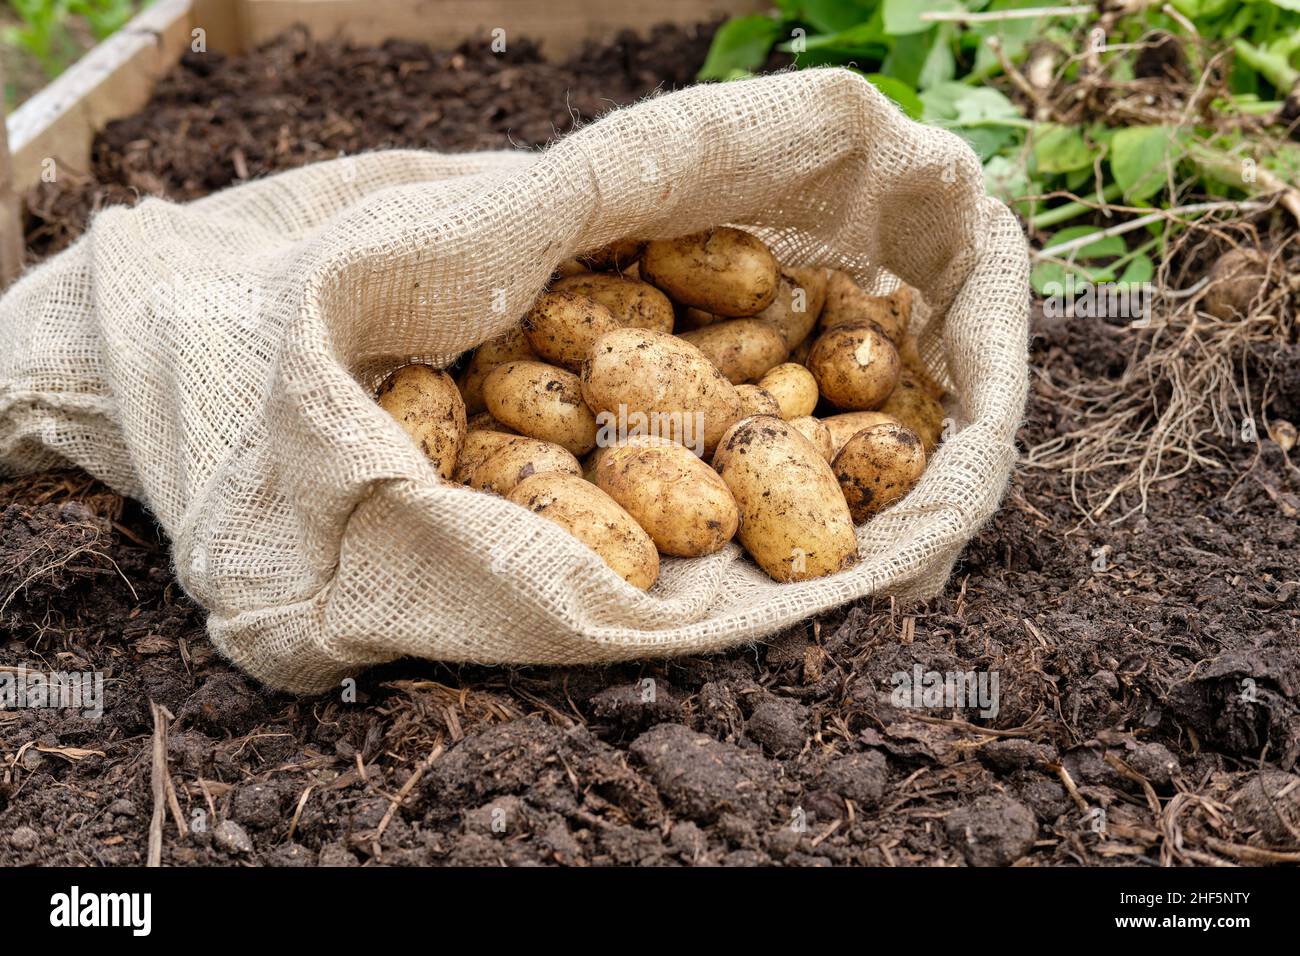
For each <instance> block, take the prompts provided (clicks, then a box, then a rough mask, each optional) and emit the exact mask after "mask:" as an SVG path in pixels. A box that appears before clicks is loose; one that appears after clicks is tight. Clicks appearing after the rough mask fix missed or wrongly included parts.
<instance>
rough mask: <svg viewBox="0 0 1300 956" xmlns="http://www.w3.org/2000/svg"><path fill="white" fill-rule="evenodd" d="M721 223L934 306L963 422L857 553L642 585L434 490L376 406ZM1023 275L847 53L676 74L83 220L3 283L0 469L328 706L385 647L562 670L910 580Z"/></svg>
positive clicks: (979, 206)
mask: <svg viewBox="0 0 1300 956" xmlns="http://www.w3.org/2000/svg"><path fill="white" fill-rule="evenodd" d="M722 223H730V224H734V225H738V226H742V227H745V228H749V229H753V230H755V231H757V232H758V233H759V234H761V235H762V236H763V237H764V238H765V239H766V240H767V241H768V242H770V243H771V245H772V247H773V249H774V251H775V252H776V253H777V255H778V257H779V258H781V259H782V260H784V261H786V262H789V263H792V264H813V263H816V264H821V265H826V266H832V267H838V268H843V269H847V270H848V271H849V272H851V273H852V274H853V275H855V276H856V277H857V278H858V279H859V280H860V281H863V282H865V283H868V284H876V283H879V282H881V281H887V276H886V270H887V272H888V273H892V274H893V275H896V276H898V277H901V278H902V280H903V281H906V282H908V283H910V284H911V285H913V286H915V287H916V288H917V289H918V290H919V291H920V292H921V294H922V295H923V297H924V299H925V302H926V304H927V306H928V310H929V314H930V315H931V316H933V318H932V320H931V321H930V322H929V323H928V325H927V326H926V329H925V333H924V335H923V337H922V349H921V351H922V354H923V356H924V357H925V359H926V361H927V363H928V364H929V365H930V367H931V368H932V370H933V371H934V372H935V373H936V374H938V375H940V376H942V377H943V378H944V379H945V380H946V381H948V382H949V383H950V384H951V386H952V390H953V392H954V398H953V401H952V403H951V410H952V414H953V416H954V421H955V427H953V428H951V429H950V430H949V432H950V433H949V437H948V438H947V440H946V441H945V442H944V444H943V446H942V447H941V449H940V450H939V452H938V453H937V454H936V455H935V457H934V459H933V461H932V463H931V465H930V467H929V469H928V470H927V471H926V473H925V476H924V478H923V480H922V481H921V483H920V484H919V485H918V486H917V488H916V489H915V490H914V491H913V492H912V493H911V494H910V495H909V496H908V497H907V498H906V499H905V500H904V501H902V502H900V503H899V504H898V505H897V506H895V507H894V508H892V509H890V510H889V511H888V512H886V513H885V514H882V515H880V516H879V517H877V518H875V519H874V520H872V521H870V522H868V523H867V524H865V525H863V526H862V527H860V528H859V532H858V536H859V543H860V546H861V553H862V561H861V563H860V564H859V565H858V566H857V567H855V568H853V569H852V570H850V571H848V572H845V573H843V574H839V575H836V576H834V577H830V578H824V579H821V580H816V581H809V582H805V583H799V584H776V583H774V582H772V581H770V580H769V579H768V578H767V577H766V576H765V575H764V574H763V573H762V572H761V571H759V570H758V569H757V568H756V567H754V565H753V564H752V563H751V562H749V561H748V560H747V559H745V558H744V557H743V555H742V552H741V551H740V549H739V547H738V546H735V545H731V546H729V547H728V548H727V549H726V550H725V551H724V552H722V553H720V554H717V555H714V556H711V557H708V558H703V559H698V560H694V561H684V560H665V562H664V567H663V573H662V578H661V581H660V583H659V584H658V585H656V587H655V588H654V590H653V591H652V592H650V593H648V594H643V593H641V592H638V591H636V590H635V589H633V588H631V587H630V586H628V585H627V584H625V583H624V582H623V581H622V580H621V579H620V578H618V577H617V576H616V575H615V574H614V573H613V572H612V571H610V570H609V569H608V568H607V567H606V566H605V565H604V564H603V563H602V562H601V561H600V560H599V559H598V558H597V557H596V556H595V555H594V554H593V553H591V552H590V551H588V550H587V549H586V548H585V547H584V546H582V545H581V544H579V543H578V542H577V541H576V540H574V539H573V538H571V537H570V536H569V535H567V534H565V533H564V532H563V531H561V530H559V529H558V528H557V527H555V526H554V525H552V524H550V523H549V522H547V521H545V520H543V519H541V518H538V517H537V516H535V515H532V514H530V513H529V512H527V511H526V510H525V509H522V508H519V507H516V506H515V505H512V504H510V503H508V502H506V501H505V500H503V499H498V498H494V497H491V496H487V495H483V494H480V493H477V492H473V491H470V490H469V489H467V488H463V487H460V486H456V485H450V484H445V483H441V482H439V481H438V480H437V478H436V476H435V475H434V473H433V470H432V469H431V468H430V466H429V465H428V463H427V462H426V460H425V459H424V458H423V456H422V455H421V454H420V452H419V450H418V449H417V448H415V447H414V445H413V444H412V443H411V442H409V441H408V440H407V438H406V437H405V435H404V434H403V433H402V432H401V431H400V429H399V428H398V427H397V425H396V424H395V423H394V422H393V421H391V420H390V419H389V418H388V417H387V416H386V415H385V414H384V413H383V412H382V411H381V410H380V409H379V408H378V407H377V406H376V405H375V403H374V401H373V400H372V398H371V394H370V389H371V387H372V386H373V385H374V384H375V382H376V380H377V377H378V376H379V375H380V374H382V372H383V371H384V370H386V369H388V368H390V367H392V366H393V365H394V364H397V363H400V362H404V361H408V360H418V361H426V362H431V363H434V364H439V365H442V364H446V363H448V362H450V361H452V360H453V359H454V358H455V357H456V356H457V355H458V354H460V353H461V352H463V351H465V350H466V349H469V348H471V347H473V346H474V345H476V344H478V343H480V342H482V341H483V340H485V339H486V338H488V337H490V336H492V335H495V334H497V333H499V332H501V331H503V330H504V329H505V328H507V327H508V326H509V325H510V324H512V323H513V322H515V321H517V320H518V318H519V316H520V315H521V314H522V313H523V312H524V311H525V310H526V309H527V308H528V306H529V305H530V304H531V302H532V301H533V299H534V298H535V296H536V295H537V293H538V292H539V290H541V289H542V287H543V286H544V284H545V283H546V281H547V279H548V277H549V276H550V274H551V272H552V269H553V268H554V267H555V266H556V264H557V263H559V262H560V261H561V260H563V259H565V258H567V257H569V256H571V255H573V254H574V253H577V252H580V251H585V250H588V249H591V248H594V247H596V246H599V245H601V244H603V243H606V242H609V241H612V240H614V239H617V238H621V237H624V236H629V235H634V236H642V237H648V238H654V237H669V236H676V235H681V234H684V233H688V232H692V231H695V230H699V229H703V228H706V227H709V226H713V225H717V224H722ZM1027 312H1028V260H1027V256H1026V250H1025V244H1024V240H1023V237H1022V235H1021V232H1020V229H1019V227H1018V225H1017V223H1016V220H1015V219H1014V217H1013V216H1012V215H1011V213H1010V212H1009V211H1008V210H1007V209H1006V208H1005V207H1004V206H1002V205H1001V204H999V203H997V202H995V201H993V200H991V199H988V198H986V197H985V195H984V186H983V181H982V176H981V170H980V166H979V163H978V162H977V160H976V158H975V156H974V155H973V154H972V153H971V151H970V150H969V149H968V148H967V147H966V146H965V145H964V144H963V143H962V142H961V141H960V140H959V139H958V138H957V137H955V136H953V135H951V134H949V133H946V132H943V131H939V130H935V129H929V128H926V127H923V126H921V125H919V124H917V123H914V122H911V121H910V120H908V119H906V118H905V117H904V116H902V115H901V114H900V113H899V111H898V110H897V109H896V108H895V107H894V106H893V105H892V104H891V103H890V102H889V101H887V100H886V99H885V98H884V97H882V96H881V95H880V94H879V93H878V92H876V90H875V89H874V88H873V87H872V86H871V85H870V84H868V83H867V82H866V81H864V80H862V79H860V78H859V77H857V76H855V75H854V74H852V73H849V72H846V71H840V70H815V71H805V72H800V73H790V74H784V75H779V76H775V77H769V78H764V79H756V80H750V81H744V82H735V83H728V84H724V85H715V86H705V87H697V88H692V89H688V90H685V91H682V92H679V93H674V94H671V95H667V96H662V97H659V98H655V99H652V100H650V101H648V102H645V103H642V104H640V105H638V106H636V107H633V108H630V109H626V110H621V111H619V112H616V113H614V114H612V115H610V116H608V117H607V118H605V119H602V120H601V121H599V122H597V123H594V124H593V125H591V126H589V127H587V128H585V129H583V130H581V131H579V132H577V133H574V134H573V135H571V136H569V137H567V138H565V139H564V140H562V141H560V142H558V143H557V144H555V145H554V146H552V147H551V148H549V149H547V150H546V151H544V152H540V153H532V152H510V153H494V154H470V155H455V156H440V155H433V154H428V153H420V152H382V153H374V154H368V155H364V156H358V157H355V158H348V159H342V160H337V161H334V162H330V163H325V164H321V165H316V166H311V167H308V168H304V169H301V170H297V171H294V172H290V173H285V174H282V175H278V176H274V177H271V178H268V179H265V180H262V181H259V182H254V183H250V184H247V185H244V186H240V187H237V188H233V189H229V190H226V191H224V192H222V193H220V194H217V195H214V196H212V197H210V198H208V199H205V200H202V201H199V202H195V203H191V204H189V205H173V204H170V203H166V202H162V201H158V200H146V201H144V202H142V203H140V204H139V205H138V206H136V207H135V208H133V209H110V210H107V211H105V212H103V213H101V214H100V215H99V216H98V217H97V219H96V220H95V222H94V224H93V226H92V228H91V229H90V231H89V233H88V234H87V235H86V236H85V237H84V238H83V239H82V240H81V241H80V242H78V243H77V245H76V246H74V247H73V248H71V249H69V250H67V251H66V252H64V253H62V254H61V255H59V256H58V257H56V258H54V259H53V260H51V261H50V262H48V263H46V264H44V265H43V266H41V267H39V268H37V269H34V270H32V271H31V272H30V274H28V275H27V276H26V277H24V279H23V280H22V281H21V282H20V283H18V285H17V286H15V287H14V288H13V289H12V290H11V291H10V292H9V293H8V294H7V295H6V296H5V297H4V299H3V300H0V462H2V463H3V464H4V465H5V466H6V467H7V468H8V469H10V470H17V471H24V470H33V469H38V468H44V467H49V466H54V465H59V464H66V463H75V464H76V465H79V466H81V467H83V468H85V469H86V470H88V471H89V472H91V473H92V474H94V475H96V476H98V477H99V478H101V479H103V480H104V481H106V482H107V483H109V484H110V485H112V486H113V487H114V488H116V489H118V490H119V491H121V492H123V493H125V494H127V495H131V496H134V497H136V498H139V499H140V500H141V501H143V502H145V503H146V504H147V505H148V506H149V507H150V508H151V509H152V510H153V512H154V514H155V515H156V516H157V518H158V520H159V521H160V523H161V524H162V526H163V527H164V528H165V529H166V531H167V532H168V534H169V535H170V536H171V537H172V540H173V543H174V549H175V550H174V554H175V564H176V573H177V576H178V577H179V579H180V581H181V583H182V584H183V585H184V587H185V588H186V590H187V591H188V592H189V593H190V594H191V595H192V596H193V597H194V598H195V600H197V601H198V602H200V603H201V604H202V605H203V607H204V608H205V609H206V610H207V611H208V613H209V617H208V626H209V630H210V633H211V635H212V639H213V641H214V642H215V644H216V645H217V647H218V648H220V650H221V651H222V652H223V653H225V654H227V655H229V657H230V658H231V659H233V660H234V661H235V662H236V663H237V664H239V665H240V666H242V667H243V668H245V669H246V670H247V671H249V672H250V673H251V674H252V675H253V676H255V677H257V678H259V679H260V680H262V681H265V682H266V683H268V684H270V685H273V686H275V687H279V688H285V689H288V690H292V691H299V692H317V691H322V690H324V689H326V688H329V687H330V686H332V685H334V684H336V682H337V681H338V680H339V679H340V678H342V677H343V676H344V675H347V674H349V673H352V672H355V671H356V670H358V669H359V668H361V667H364V666H366V665H370V664H374V663H378V662H381V661H387V660H392V659H394V658H397V657H401V656H405V655H414V656H419V657H429V658H440V659H445V660H458V661H479V662H495V663H525V662H527V663H539V664H542V663H544V664H576V663H591V662H607V661H615V660H621V659H627V658H635V657H645V656H654V655H667V654H680V653H687V652H700V651H709V650H717V649H721V648H724V647H727V646H730V645H734V644H737V643H740V642H743V641H747V640H752V639H755V638H760V637H763V636H764V635H768V634H771V633H773V632H775V631H777V630H779V629H781V628H783V627H786V626H788V625H790V624H793V623H795V622H797V621H799V620H800V619H803V618H806V617H808V616H809V615H812V614H814V613H816V612H819V611H822V610H825V609H828V608H830V607H832V606H835V605H837V604H841V603H843V602H846V601H849V600H852V599H854V598H858V597H862V596H864V595H868V594H886V593H888V594H897V595H901V596H923V595H929V594H933V593H935V592H936V591H937V590H938V589H939V588H940V587H941V586H942V585H943V583H944V581H945V580H946V578H947V576H948V574H949V572H950V570H951V568H952V564H953V561H954V559H955V558H956V556H957V554H958V552H959V550H960V549H961V548H962V546H963V545H964V544H965V543H966V542H967V541H968V540H969V538H970V537H971V535H972V534H973V533H974V532H975V530H976V529H977V528H978V527H979V525H980V524H981V523H982V522H983V521H984V520H985V519H986V518H987V517H988V516H989V515H990V514H991V513H992V511H993V510H994V509H995V508H996V506H997V503H998V501H999V499H1000V497H1001V495H1002V493H1003V491H1004V489H1005V486H1006V481H1007V477H1008V474H1009V471H1010V468H1011V465H1012V462H1013V460H1014V457H1015V450H1014V445H1013V440H1014V435H1015V431H1016V427H1017V425H1018V423H1019V420H1020V417H1021V415H1022V412H1023V408H1024V402H1025V394H1026V388H1027V360H1026V348H1027V339H1028V329H1027Z"/></svg>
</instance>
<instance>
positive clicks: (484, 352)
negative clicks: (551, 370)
mask: <svg viewBox="0 0 1300 956" xmlns="http://www.w3.org/2000/svg"><path fill="white" fill-rule="evenodd" d="M535 358H537V354H536V353H535V352H534V351H533V349H532V346H530V345H529V344H528V340H527V339H526V338H524V330H523V329H522V328H521V327H520V326H517V325H516V326H515V327H514V328H513V329H511V330H510V331H508V332H503V333H502V334H501V335H498V336H497V337H496V338H492V339H488V340H487V341H486V342H484V343H483V344H482V345H480V346H479V347H478V348H477V349H475V350H474V355H473V356H472V357H471V358H470V360H469V365H467V366H466V367H465V371H464V372H462V373H461V376H460V381H458V382H457V383H456V384H457V385H458V386H459V387H460V394H461V397H462V398H464V400H465V411H466V412H467V413H468V414H470V415H477V414H478V413H479V412H481V411H483V409H484V408H486V407H487V406H485V405H484V404H483V380H484V379H485V378H487V377H488V374H489V373H490V372H491V371H492V370H493V369H494V368H496V367H497V366H498V365H504V364H505V363H506V362H518V361H522V360H526V359H535Z"/></svg>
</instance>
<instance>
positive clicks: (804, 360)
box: [790, 335, 816, 367]
mask: <svg viewBox="0 0 1300 956" xmlns="http://www.w3.org/2000/svg"><path fill="white" fill-rule="evenodd" d="M814 341H816V340H815V339H814V338H813V337H812V336H811V335H810V336H808V338H806V339H804V340H803V341H802V342H800V343H799V344H798V345H796V346H795V347H794V348H793V349H791V350H790V361H791V362H793V363H794V364H795V365H803V366H805V367H806V366H807V365H808V353H809V352H811V351H812V347H813V342H814Z"/></svg>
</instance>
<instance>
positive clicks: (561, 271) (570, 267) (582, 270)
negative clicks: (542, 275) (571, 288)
mask: <svg viewBox="0 0 1300 956" xmlns="http://www.w3.org/2000/svg"><path fill="white" fill-rule="evenodd" d="M590 271H591V270H590V269H588V268H587V267H586V266H584V265H583V264H582V263H581V262H579V261H578V260H577V259H565V260H564V261H563V262H561V263H560V264H559V265H558V266H556V267H555V271H554V272H553V273H551V281H552V282H555V281H556V280H558V279H563V278H564V277H565V276H578V275H585V274H586V273H588V272H590Z"/></svg>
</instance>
